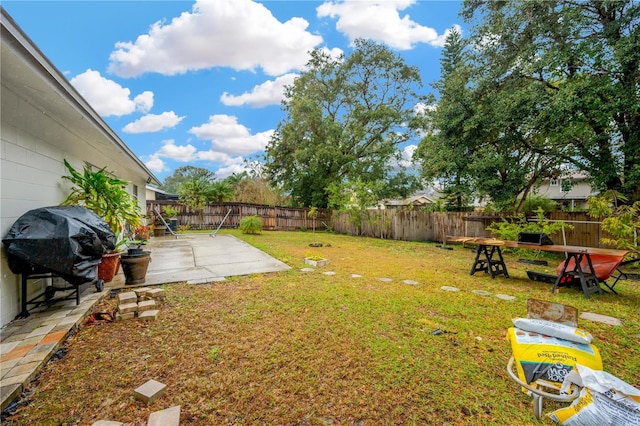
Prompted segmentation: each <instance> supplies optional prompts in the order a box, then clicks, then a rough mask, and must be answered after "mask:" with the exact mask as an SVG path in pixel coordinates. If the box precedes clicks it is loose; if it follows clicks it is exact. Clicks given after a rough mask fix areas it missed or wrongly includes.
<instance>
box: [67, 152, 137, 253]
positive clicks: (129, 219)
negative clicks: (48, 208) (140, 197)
mask: <svg viewBox="0 0 640 426" xmlns="http://www.w3.org/2000/svg"><path fill="white" fill-rule="evenodd" d="M64 165H65V167H66V168H67V170H68V171H69V175H68V176H63V177H62V178H63V179H65V180H67V181H69V182H71V183H72V184H73V187H72V188H71V193H70V194H69V195H68V196H67V198H66V199H65V200H64V201H63V202H62V205H65V206H68V205H79V206H84V207H86V208H87V209H89V210H91V211H93V212H94V213H96V214H97V215H98V216H100V217H101V218H103V219H104V221H105V222H106V223H107V224H108V225H109V227H110V228H111V231H113V233H114V234H115V235H116V240H117V242H118V243H117V245H118V246H121V245H122V244H123V243H124V241H125V235H124V234H125V230H126V227H127V226H128V227H129V228H130V229H131V230H133V229H134V228H135V227H137V226H139V225H141V224H142V210H141V209H140V206H139V205H138V202H137V200H136V199H135V198H133V196H132V195H131V194H130V193H129V192H127V185H128V184H129V182H127V181H125V180H122V179H118V178H115V177H112V176H111V175H110V173H108V172H106V171H105V168H102V169H100V170H97V171H93V170H92V169H91V167H90V166H84V170H83V172H82V173H81V172H79V171H77V170H76V169H74V168H73V166H71V164H69V163H68V162H67V160H64Z"/></svg>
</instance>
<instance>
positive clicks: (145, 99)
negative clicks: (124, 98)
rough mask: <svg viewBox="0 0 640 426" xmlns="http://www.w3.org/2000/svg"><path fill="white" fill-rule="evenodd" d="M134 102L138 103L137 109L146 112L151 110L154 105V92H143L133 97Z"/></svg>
mask: <svg viewBox="0 0 640 426" xmlns="http://www.w3.org/2000/svg"><path fill="white" fill-rule="evenodd" d="M133 102H135V103H136V110H137V111H140V112H141V113H143V114H146V113H148V112H149V111H151V107H152V106H153V92H149V91H146V92H142V93H140V94H139V95H138V96H136V97H135V98H133Z"/></svg>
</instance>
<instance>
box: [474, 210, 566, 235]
mask: <svg viewBox="0 0 640 426" xmlns="http://www.w3.org/2000/svg"><path fill="white" fill-rule="evenodd" d="M535 213H536V220H535V221H528V220H527V218H526V217H525V216H524V215H522V214H520V215H518V216H516V218H511V220H507V219H503V220H501V221H500V222H493V223H492V224H491V225H489V226H487V228H486V229H487V231H490V232H491V233H492V234H493V235H495V236H496V237H498V238H501V239H503V240H509V241H518V234H519V233H521V232H532V233H544V234H547V235H552V234H554V233H556V232H558V231H562V229H563V228H564V229H573V225H570V224H568V223H565V222H562V221H558V222H551V221H550V220H549V219H547V218H546V217H545V215H544V211H543V210H542V209H538V210H537V211H536V212H535Z"/></svg>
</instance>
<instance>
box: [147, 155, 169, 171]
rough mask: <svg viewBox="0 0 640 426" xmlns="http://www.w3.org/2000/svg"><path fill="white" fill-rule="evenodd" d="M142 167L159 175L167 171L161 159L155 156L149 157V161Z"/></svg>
mask: <svg viewBox="0 0 640 426" xmlns="http://www.w3.org/2000/svg"><path fill="white" fill-rule="evenodd" d="M144 165H145V166H147V168H148V169H149V170H151V171H152V172H153V173H160V172H164V171H166V170H168V167H167V166H166V165H165V164H164V161H162V158H160V156H159V155H157V154H152V155H151V156H149V160H147V161H145V163H144Z"/></svg>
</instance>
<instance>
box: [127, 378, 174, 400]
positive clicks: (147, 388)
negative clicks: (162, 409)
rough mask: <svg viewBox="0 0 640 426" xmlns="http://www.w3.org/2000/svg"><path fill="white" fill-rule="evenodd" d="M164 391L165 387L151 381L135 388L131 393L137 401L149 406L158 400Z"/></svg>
mask: <svg viewBox="0 0 640 426" xmlns="http://www.w3.org/2000/svg"><path fill="white" fill-rule="evenodd" d="M166 389H167V385H165V384H163V383H160V382H158V381H156V380H153V379H151V380H149V381H148V382H147V383H145V384H144V385H142V386H139V387H138V388H136V389H135V390H134V391H133V395H134V396H135V398H136V399H137V400H140V401H142V402H144V403H145V404H151V403H152V402H153V401H155V400H156V399H158V398H160V397H161V396H162V395H163V394H164V391H165V390H166Z"/></svg>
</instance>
